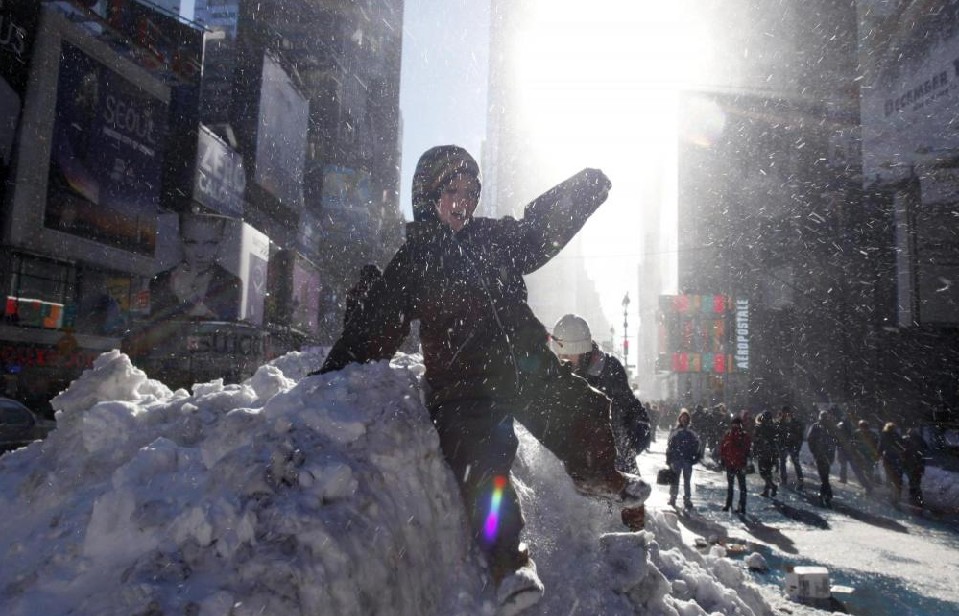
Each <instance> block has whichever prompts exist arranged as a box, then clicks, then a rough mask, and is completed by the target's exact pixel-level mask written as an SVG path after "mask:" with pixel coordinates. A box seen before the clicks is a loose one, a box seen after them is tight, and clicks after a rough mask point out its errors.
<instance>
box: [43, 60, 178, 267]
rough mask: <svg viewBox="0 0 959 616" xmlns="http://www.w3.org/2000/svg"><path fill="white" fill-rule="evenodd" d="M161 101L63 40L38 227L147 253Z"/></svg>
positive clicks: (157, 186)
mask: <svg viewBox="0 0 959 616" xmlns="http://www.w3.org/2000/svg"><path fill="white" fill-rule="evenodd" d="M166 118H167V107H166V105H165V104H164V103H163V102H162V101H160V100H158V99H157V98H155V97H153V96H152V95H150V94H149V93H147V92H145V91H144V90H142V89H140V88H138V87H136V86H135V85H133V84H132V83H130V82H129V81H127V80H126V79H124V78H123V77H121V76H120V75H119V74H118V73H115V72H114V71H112V70H110V69H109V68H107V67H106V66H104V65H103V64H101V63H100V62H98V61H96V60H94V59H93V58H91V57H90V56H88V55H87V54H86V53H84V52H83V51H81V50H80V49H79V48H78V47H76V46H74V45H72V44H71V43H69V42H66V41H64V42H63V46H62V49H61V54H60V67H59V79H58V83H57V97H56V117H55V120H54V128H53V140H52V149H51V152H50V171H49V186H48V197H47V206H46V210H45V216H44V226H46V227H47V228H50V229H55V230H57V231H60V232H63V233H69V234H72V235H78V236H80V237H84V238H88V239H91V240H94V241H97V242H100V243H103V244H107V245H111V246H114V247H116V248H121V249H123V250H127V251H130V252H133V253H137V254H142V255H152V254H153V252H154V242H155V235H156V212H157V207H158V206H159V203H160V193H161V175H162V171H163V169H162V167H163V146H164V143H165V140H166V134H167V120H166Z"/></svg>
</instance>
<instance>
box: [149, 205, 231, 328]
mask: <svg viewBox="0 0 959 616" xmlns="http://www.w3.org/2000/svg"><path fill="white" fill-rule="evenodd" d="M178 222H179V224H178V228H177V232H176V234H165V235H163V236H161V238H162V239H163V240H164V244H172V246H168V245H163V246H161V247H158V250H157V252H158V253H159V254H163V255H164V257H165V258H167V259H168V258H169V256H170V255H175V258H176V260H175V261H174V262H172V263H170V262H163V261H159V260H158V265H159V266H160V270H159V271H158V272H157V273H156V275H155V276H154V277H153V279H152V280H151V281H150V318H151V320H153V321H168V320H179V319H182V320H198V321H236V320H238V319H239V317H240V311H241V301H242V298H243V295H242V293H243V284H244V283H243V279H242V277H241V276H240V275H239V272H240V270H239V265H240V264H239V250H240V241H239V240H240V238H241V237H242V229H240V228H239V227H240V226H241V225H242V224H243V223H242V222H240V221H239V220H237V219H234V218H227V217H224V216H212V215H202V214H181V215H180V216H179V220H178Z"/></svg>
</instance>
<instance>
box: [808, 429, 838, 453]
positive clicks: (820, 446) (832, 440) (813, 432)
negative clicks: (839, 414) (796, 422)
mask: <svg viewBox="0 0 959 616" xmlns="http://www.w3.org/2000/svg"><path fill="white" fill-rule="evenodd" d="M835 429H836V428H835V426H834V425H831V424H827V423H823V422H822V421H817V422H816V423H814V424H813V425H812V426H810V428H809V434H808V435H807V436H806V443H807V444H808V445H809V451H810V452H811V453H812V455H813V457H814V458H816V460H817V461H824V462H829V463H830V464H832V463H833V461H834V460H835V459H836V434H835Z"/></svg>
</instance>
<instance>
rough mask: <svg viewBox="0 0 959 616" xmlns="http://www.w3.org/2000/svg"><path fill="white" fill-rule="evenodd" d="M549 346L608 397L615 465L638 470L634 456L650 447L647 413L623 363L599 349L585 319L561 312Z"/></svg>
mask: <svg viewBox="0 0 959 616" xmlns="http://www.w3.org/2000/svg"><path fill="white" fill-rule="evenodd" d="M550 347H551V348H552V349H553V352H554V353H556V356H557V357H559V358H560V359H561V360H563V361H568V362H570V364H571V365H572V366H573V373H574V374H576V375H577V376H581V377H583V378H584V379H586V381H587V382H588V383H589V384H590V385H591V386H593V387H595V388H596V389H598V390H599V391H601V392H603V393H604V394H606V395H607V396H609V399H610V402H611V403H612V418H613V435H614V436H615V438H616V452H617V455H616V467H617V468H618V469H619V470H621V471H626V472H629V473H638V472H639V471H638V468H637V467H636V456H637V455H639V453H640V452H641V451H643V450H644V449H646V448H647V447H649V440H650V429H649V415H648V414H647V413H646V409H645V408H643V403H642V402H640V401H639V400H637V399H636V396H635V395H633V391H632V390H631V389H630V387H629V379H628V378H627V376H626V369H625V368H623V364H621V363H619V360H618V359H616V358H615V357H613V356H612V355H610V354H609V353H605V352H603V351H601V350H600V349H599V346H598V345H597V344H596V343H595V342H594V341H593V335H592V332H590V330H589V324H588V323H587V322H586V319H584V318H583V317H580V316H577V315H575V314H567V315H564V316H563V317H561V318H560V319H559V321H557V322H556V325H555V326H554V327H553V335H552V336H551V337H550Z"/></svg>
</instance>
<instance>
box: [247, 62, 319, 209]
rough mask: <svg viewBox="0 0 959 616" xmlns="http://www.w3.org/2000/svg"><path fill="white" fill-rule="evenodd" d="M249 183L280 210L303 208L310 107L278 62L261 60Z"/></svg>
mask: <svg viewBox="0 0 959 616" xmlns="http://www.w3.org/2000/svg"><path fill="white" fill-rule="evenodd" d="M262 75H263V79H262V82H261V84H262V85H261V87H260V108H259V113H258V120H257V125H256V163H255V169H254V173H253V180H254V181H255V182H256V183H257V184H258V185H260V186H262V187H263V188H264V189H265V190H267V191H268V192H269V193H270V194H272V195H273V196H274V197H276V198H277V200H279V202H280V203H282V204H283V205H284V206H286V207H288V208H291V209H294V210H299V209H301V208H302V206H303V170H304V168H305V166H306V136H307V132H308V130H309V126H308V123H307V122H308V120H309V115H310V103H309V101H308V100H307V99H306V97H305V96H303V95H302V94H300V92H299V90H297V88H296V86H294V85H293V81H292V80H291V79H290V77H289V75H287V73H286V71H284V70H283V67H282V66H280V64H279V62H277V61H276V60H275V59H273V58H271V57H270V56H269V55H268V54H265V55H264V56H263V73H262Z"/></svg>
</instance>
